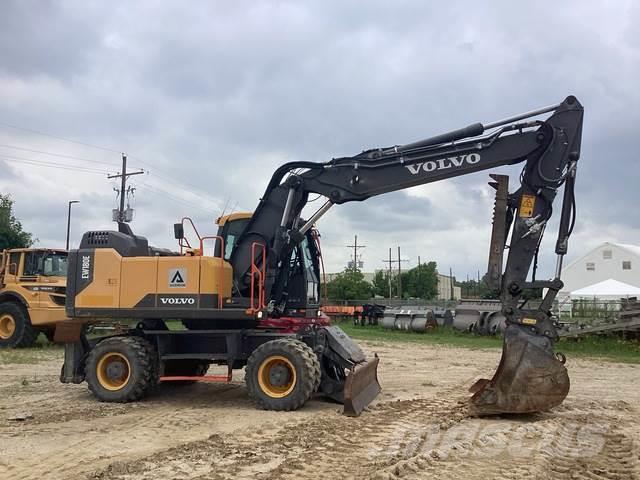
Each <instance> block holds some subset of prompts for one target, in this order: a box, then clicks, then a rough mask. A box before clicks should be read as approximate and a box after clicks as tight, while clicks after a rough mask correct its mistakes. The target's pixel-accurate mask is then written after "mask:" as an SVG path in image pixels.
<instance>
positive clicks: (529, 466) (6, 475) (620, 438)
mask: <svg viewBox="0 0 640 480" xmlns="http://www.w3.org/2000/svg"><path fill="white" fill-rule="evenodd" d="M363 346H364V347H365V349H366V350H367V351H368V352H369V353H372V352H374V351H375V352H377V353H378V354H379V355H380V357H381V362H380V382H381V384H382V387H383V393H382V394H381V395H380V396H379V397H378V399H377V400H376V402H375V403H374V404H373V405H372V406H371V407H370V408H369V409H368V410H367V411H365V412H364V413H363V414H362V415H361V416H360V417H359V418H347V417H344V416H342V415H340V414H339V410H340V409H339V406H338V405H335V404H331V403H326V402H323V401H320V400H313V401H311V402H309V403H308V404H307V405H306V406H305V407H304V408H303V409H302V410H300V411H297V412H289V413H285V412H267V411H259V410H256V409H254V407H253V405H252V404H251V402H250V401H249V400H248V398H247V395H246V391H245V388H244V385H243V384H242V383H241V382H238V383H237V384H232V385H218V384H195V385H190V386H169V385H163V386H161V387H159V389H158V390H157V391H156V393H154V394H153V395H152V396H151V397H149V398H148V399H146V400H144V401H142V402H139V403H135V404H127V405H120V404H104V403H98V402H97V401H95V400H94V399H93V398H92V397H91V396H90V395H89V392H88V390H87V388H86V385H85V384H82V385H62V384H60V383H58V378H57V377H58V373H59V371H60V365H61V361H62V352H61V351H59V350H42V351H40V352H38V354H37V355H38V359H37V363H33V364H10V363H7V362H6V361H3V362H2V363H0V479H3V480H4V479H11V480H28V479H38V480H44V479H67V478H69V479H83V478H86V479H118V480H143V479H154V480H159V479H227V478H234V479H235V478H237V479H312V478H313V479H316V478H341V479H347V478H374V479H378V478H379V479H395V478H402V479H419V478H443V479H444V478H464V479H482V480H489V479H492V478H500V479H511V478H513V479H516V478H549V479H564V478H566V479H576V478H585V479H587V478H588V479H604V478H611V479H629V478H637V479H640V459H639V454H640V386H639V385H640V365H628V364H620V363H612V362H604V361H596V360H576V359H569V360H568V367H569V371H570V376H571V379H572V388H571V393H570V395H569V397H568V398H567V399H566V401H565V402H564V404H563V405H561V406H560V407H558V408H556V409H554V410H553V411H551V412H548V413H544V414H536V415H528V416H525V417H517V416H513V417H506V416H504V417H497V418H491V419H478V418H470V417H468V416H467V414H466V404H465V401H466V398H467V396H468V395H467V393H466V388H467V387H468V386H469V385H471V384H472V383H473V382H474V381H475V380H476V379H477V378H479V377H480V376H487V375H491V374H492V372H493V370H494V368H495V366H496V365H497V362H498V360H499V355H500V352H499V351H497V350H469V349H460V348H452V347H444V346H425V345H416V344H400V343H366V344H364V345H363ZM1 358H2V356H0V359H1ZM238 380H240V378H239V379H238ZM24 414H28V415H31V416H32V418H29V419H27V420H24V421H16V420H12V418H14V417H15V416H16V415H24Z"/></svg>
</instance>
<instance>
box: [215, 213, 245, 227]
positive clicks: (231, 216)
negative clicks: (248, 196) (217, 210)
mask: <svg viewBox="0 0 640 480" xmlns="http://www.w3.org/2000/svg"><path fill="white" fill-rule="evenodd" d="M252 216H253V213H251V212H235V213H230V214H229V215H223V216H222V217H218V219H217V220H216V223H217V224H218V225H219V226H221V227H222V226H223V225H224V224H225V223H227V222H233V221H235V220H246V219H249V218H251V217H252Z"/></svg>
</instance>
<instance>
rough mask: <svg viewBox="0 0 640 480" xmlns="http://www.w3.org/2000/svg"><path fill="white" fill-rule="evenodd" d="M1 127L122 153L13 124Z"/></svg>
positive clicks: (4, 124) (1, 123)
mask: <svg viewBox="0 0 640 480" xmlns="http://www.w3.org/2000/svg"><path fill="white" fill-rule="evenodd" d="M0 125H2V126H5V127H9V128H13V129H15V130H22V131H25V132H30V133H35V134H37V135H43V136H45V137H51V138H55V139H56V140H62V141H64V142H69V143H76V144H78V145H84V146H85V147H91V148H97V149H98V150H104V151H105V152H112V153H118V154H119V153H122V152H120V151H119V150H114V149H113V148H107V147H101V146H100V145H94V144H92V143H87V142H80V141H78V140H71V139H70V138H65V137H61V136H59V135H53V134H51V133H45V132H42V131H40V130H34V129H32V128H25V127H20V126H18V125H11V124H9V123H5V122H0Z"/></svg>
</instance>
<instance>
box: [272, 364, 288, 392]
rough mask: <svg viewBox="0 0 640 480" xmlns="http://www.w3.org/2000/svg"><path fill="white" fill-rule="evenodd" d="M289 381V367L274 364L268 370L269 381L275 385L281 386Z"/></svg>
mask: <svg viewBox="0 0 640 480" xmlns="http://www.w3.org/2000/svg"><path fill="white" fill-rule="evenodd" d="M290 381H291V374H290V373H289V369H288V368H287V367H286V366H284V365H282V364H279V365H274V366H273V367H271V371H270V372H269V383H271V385H273V386H275V387H282V386H284V385H287V384H288V383H289V382H290Z"/></svg>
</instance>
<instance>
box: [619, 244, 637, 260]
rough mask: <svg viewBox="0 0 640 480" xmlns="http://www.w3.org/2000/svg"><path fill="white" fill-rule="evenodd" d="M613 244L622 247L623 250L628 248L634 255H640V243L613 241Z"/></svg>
mask: <svg viewBox="0 0 640 480" xmlns="http://www.w3.org/2000/svg"><path fill="white" fill-rule="evenodd" d="M612 245H615V246H616V247H620V248H622V249H623V250H628V251H629V252H631V253H633V254H634V255H638V256H639V257H640V245H631V244H629V243H612Z"/></svg>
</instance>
